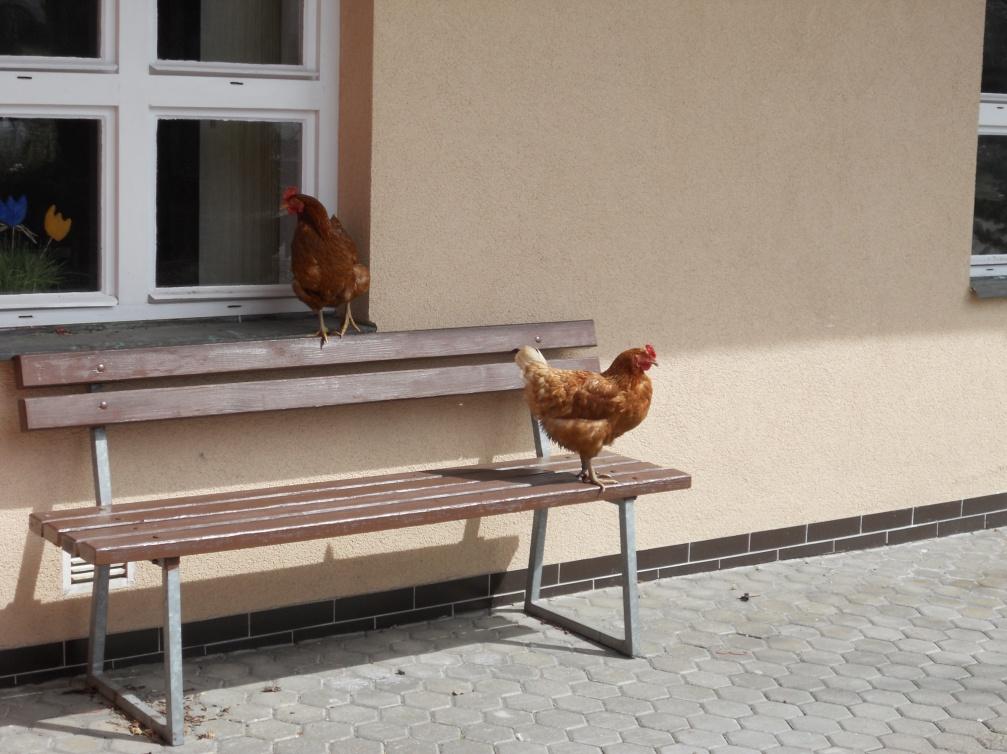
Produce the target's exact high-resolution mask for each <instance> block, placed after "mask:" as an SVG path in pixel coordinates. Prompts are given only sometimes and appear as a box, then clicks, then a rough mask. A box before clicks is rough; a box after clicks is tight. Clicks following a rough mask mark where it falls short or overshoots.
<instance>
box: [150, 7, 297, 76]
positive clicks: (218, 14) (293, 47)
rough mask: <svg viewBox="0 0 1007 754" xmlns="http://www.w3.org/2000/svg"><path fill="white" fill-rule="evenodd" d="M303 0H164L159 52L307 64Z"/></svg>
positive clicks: (197, 57) (197, 58)
mask: <svg viewBox="0 0 1007 754" xmlns="http://www.w3.org/2000/svg"><path fill="white" fill-rule="evenodd" d="M301 5H302V4H301V2H300V0H195V1H193V0H158V3H157V57H158V58H159V59H160V60H194V61H201V62H212V63H244V64H250V65H301V63H302V57H301V16H302V7H301Z"/></svg>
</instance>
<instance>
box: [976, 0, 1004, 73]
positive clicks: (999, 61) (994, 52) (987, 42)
mask: <svg viewBox="0 0 1007 754" xmlns="http://www.w3.org/2000/svg"><path fill="white" fill-rule="evenodd" d="M982 91H984V92H999V93H1007V0H987V2H986V34H985V38H984V40H983V81H982Z"/></svg>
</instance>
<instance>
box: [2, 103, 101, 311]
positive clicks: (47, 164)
mask: <svg viewBox="0 0 1007 754" xmlns="http://www.w3.org/2000/svg"><path fill="white" fill-rule="evenodd" d="M99 133H100V125H99V122H98V121H97V120H93V119H87V120H85V119H71V118H65V119H64V118H3V117H0V168H2V173H0V175H2V180H0V293H42V292H52V291H96V290H98V248H99V242H98V228H99V203H98V196H99V175H100V165H99V152H98V144H99Z"/></svg>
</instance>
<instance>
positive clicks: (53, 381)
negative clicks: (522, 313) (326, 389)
mask: <svg viewBox="0 0 1007 754" xmlns="http://www.w3.org/2000/svg"><path fill="white" fill-rule="evenodd" d="M595 344H596V343H595V332H594V322H593V321H592V320H578V321H572V322H539V323H533V324H521V325H490V326H486V327H455V328H446V329H441V330H416V331H407V332H390V333H373V334H368V335H353V336H348V337H345V338H342V339H339V338H332V339H331V340H330V341H329V344H328V345H326V346H325V347H320V346H319V342H318V339H317V338H311V337H304V338H285V339H280V340H261V341H252V342H244V343H206V344H202V345H193V346H170V347H158V348H124V349H112V350H104V351H79V352H68V353H40V354H31V355H23V356H18V357H17V358H16V359H15V364H16V373H17V376H18V382H19V384H20V385H21V386H23V387H40V386H44V385H71V384H78V383H90V382H116V381H119V380H131V379H137V378H151V377H179V376H187V375H197V374H218V373H223V372H240V371H247V370H260V369H286V368H289V367H303V366H323V365H332V364H357V363H362V362H369V361H390V360H395V359H416V358H428V357H438V356H466V355H473V354H490V353H507V352H509V351H512V350H514V349H515V348H519V347H521V346H523V345H532V346H535V347H537V348H577V347H582V346H593V345H595Z"/></svg>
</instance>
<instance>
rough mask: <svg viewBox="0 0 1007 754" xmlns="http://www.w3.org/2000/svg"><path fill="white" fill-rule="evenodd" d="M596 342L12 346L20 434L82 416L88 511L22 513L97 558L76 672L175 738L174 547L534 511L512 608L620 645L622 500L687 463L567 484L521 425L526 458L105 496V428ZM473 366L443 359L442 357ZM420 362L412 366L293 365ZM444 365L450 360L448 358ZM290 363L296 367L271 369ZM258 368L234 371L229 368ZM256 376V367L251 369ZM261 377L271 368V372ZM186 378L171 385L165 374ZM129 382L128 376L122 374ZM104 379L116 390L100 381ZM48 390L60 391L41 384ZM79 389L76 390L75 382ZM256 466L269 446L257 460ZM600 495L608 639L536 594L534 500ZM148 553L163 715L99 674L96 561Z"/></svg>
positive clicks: (540, 523) (412, 339)
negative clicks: (87, 431) (160, 608)
mask: <svg viewBox="0 0 1007 754" xmlns="http://www.w3.org/2000/svg"><path fill="white" fill-rule="evenodd" d="M525 344H534V345H535V346H537V347H538V348H541V349H543V350H547V349H557V348H581V347H586V346H592V345H594V344H595V335H594V323H593V322H590V321H578V322H551V323H540V324H527V325H503V326H491V327H467V328H454V329H444V330H426V331H416V332H393V333H379V334H371V335H361V336H352V337H346V338H344V339H342V340H337V341H332V342H330V343H329V344H328V345H327V346H325V347H324V348H320V347H319V344H318V341H317V340H316V339H314V338H297V339H285V340H271V341H258V342H246V343H226V344H208V345H192V346H172V347H160V348H134V349H122V350H107V351H91V352H72V353H58V354H34V355H23V356H20V357H18V358H17V359H16V369H17V375H18V380H19V385H20V386H21V387H23V388H35V387H46V388H49V390H47V391H46V394H45V395H44V396H40V397H28V398H23V399H22V400H21V417H22V424H23V428H24V429H25V430H43V429H50V428H59V427H90V428H91V445H92V452H93V466H94V480H95V496H96V499H97V507H96V508H86V509H81V508H76V509H70V510H60V511H53V512H46V513H33V514H32V515H31V518H30V526H31V530H32V531H34V532H35V533H37V534H39V535H41V536H42V537H44V538H45V539H47V540H49V541H50V542H52V543H54V544H55V545H57V546H58V547H61V548H62V549H64V550H65V551H67V552H69V553H71V555H74V556H78V557H81V558H83V559H84V560H85V561H87V562H88V563H92V564H94V566H95V581H94V586H93V595H92V607H91V621H90V631H89V634H90V648H89V652H88V661H87V680H88V683H89V684H90V685H92V686H93V687H95V688H96V689H97V690H98V691H100V692H101V693H102V694H103V695H104V696H106V697H107V698H108V699H110V700H111V701H112V702H113V703H115V704H116V705H118V706H119V707H121V708H122V709H124V710H125V711H126V712H128V713H129V714H131V715H133V716H134V717H135V718H137V719H138V720H140V721H142V722H143V723H144V724H146V725H148V726H150V727H151V728H152V729H153V730H154V731H155V732H157V733H158V734H159V735H160V736H161V737H163V738H164V739H165V740H166V741H167V742H168V743H170V744H172V745H178V744H181V743H182V740H183V725H184V720H183V707H182V644H181V598H180V591H179V561H180V559H181V557H182V556H184V555H194V554H198V553H211V552H221V551H225V550H233V549H238V548H245V547H257V546H262V545H273V544H277V543H283V542H301V541H305V540H311V539H318V538H326V537H337V536H343V535H347V534H354V533H357V532H368V531H377V530H383V529H395V528H399V527H405V526H415V525H419V524H430V523H435V522H439V521H453V520H459V519H467V518H473V517H479V516H489V515H495V514H500V513H514V512H516V511H528V510H530V511H534V519H533V524H532V538H531V556H530V561H529V567H528V583H527V590H526V601H525V610H526V611H527V612H528V613H530V614H532V615H535V616H537V617H540V618H542V619H544V620H547V621H550V622H554V623H557V624H559V625H561V626H563V627H565V628H567V629H569V630H572V631H574V632H577V633H580V634H582V635H584V636H585V637H587V638H589V639H591V640H593V641H596V642H599V643H602V644H605V645H607V646H610V647H613V648H615V649H617V650H619V651H620V652H623V653H624V654H627V655H630V656H632V655H633V654H634V653H635V652H636V651H637V649H638V646H639V621H638V617H637V601H636V599H637V598H636V578H635V574H636V548H635V532H634V517H633V501H634V499H635V498H636V497H637V496H638V495H641V494H645V493H648V492H661V491H666V490H676V489H682V488H685V487H688V486H689V485H690V478H689V476H688V475H687V474H684V473H683V472H681V471H676V470H674V469H666V468H659V467H657V466H655V465H653V464H649V463H644V462H641V461H636V460H633V459H631V458H626V457H623V456H620V455H617V454H614V453H606V454H604V455H603V456H601V457H599V459H598V462H597V467H598V470H599V471H604V472H605V473H607V474H610V475H611V476H612V477H613V478H614V479H615V482H614V483H613V484H611V485H610V486H608V487H607V488H606V489H605V490H604V491H601V490H599V489H598V488H597V487H596V486H594V485H589V484H583V483H581V482H579V481H577V480H576V478H575V474H576V472H577V471H578V470H579V469H580V461H579V459H578V458H577V457H576V456H573V455H566V454H564V455H551V454H550V452H549V445H548V442H547V440H546V438H545V436H544V435H543V433H542V430H541V428H540V427H539V425H538V423H537V422H535V421H534V420H533V421H532V430H533V439H534V443H535V449H536V457H534V458H530V459H523V460H517V461H504V462H501V463H493V464H487V465H479V466H467V467H461V468H445V469H436V470H430V471H412V472H403V473H399V474H386V475H382V476H370V477H359V478H355V479H340V480H335V481H327V482H314V483H309V484H298V485H290V486H276V487H268V488H264V489H255V490H242V491H240V492H229V493H220V494H212V495H193V496H188V497H177V498H170V499H166V500H152V501H146V502H139V503H113V497H112V482H111V474H110V469H109V440H108V436H107V434H106V430H105V427H106V425H110V424H121V423H125V422H143V421H153V420H162V419H178V418H184V417H197V416H211V415H226V414H235V413H245V412H253V411H276V410H281V409H292V408H307V407H315V406H335V405H343V404H352V403H364V402H371V401H390V400H400V399H407V398H424V397H432V396H445V395H470V394H476V393H486V392H495V391H505V390H511V391H512V390H518V389H520V388H521V387H522V380H521V375H520V373H519V371H518V369H517V367H516V366H515V365H514V363H513V356H512V352H513V350H514V349H516V348H517V347H519V346H522V345H525ZM459 356H468V357H481V358H480V363H476V364H463V365H457V364H456V363H452V364H451V365H447V366H445V365H444V361H443V360H444V359H446V358H448V357H459ZM401 359H429V360H432V361H433V362H434V363H435V364H437V363H438V362H440V365H435V366H431V367H428V368H422V369H415V368H410V369H399V370H392V371H376V372H375V371H371V372H366V371H360V372H356V373H353V374H341V375H338V376H333V375H330V374H327V375H322V376H319V375H310V374H309V375H308V376H303V374H304V372H305V371H309V370H307V369H305V368H310V367H329V366H332V365H346V364H356V365H365V364H372V363H375V362H387V361H394V360H401ZM453 361H454V362H457V361H458V360H457V359H454V360H453ZM553 363H555V364H556V365H557V366H562V367H567V368H582V369H598V360H597V358H596V357H581V358H575V359H559V360H556V361H554V362H553ZM293 368H297V369H298V370H299V374H298V375H297V376H289V375H287V376H285V372H284V371H283V370H288V371H289V370H290V369H293ZM242 371H254V372H256V375H255V377H256V378H255V379H254V380H248V381H234V375H233V374H232V373H235V372H242ZM263 374H265V375H266V376H263ZM274 375H275V376H274ZM197 376H198V377H201V378H202V380H203V381H202V382H200V384H188V383H187V384H178V382H179V380H178V379H175V378H186V379H187V380H188V382H191V380H192V378H194V377H197ZM140 379H142V380H143V383H142V385H141V386H135V385H130V382H129V381H131V380H140ZM108 383H117V384H116V385H115V386H114V387H115V389H111V390H107V391H103V390H102V387H103V385H105V384H108ZM53 386H67V387H72V388H73V390H72V392H70V393H68V394H63V395H53V394H51V393H52V390H51V388H52V387H53ZM82 386H83V387H84V388H86V389H87V392H81V387H82ZM263 461H264V462H268V458H264V459H263ZM596 500H607V501H610V502H613V503H616V504H618V506H619V519H620V531H621V546H622V570H623V577H624V578H623V620H624V626H625V635H624V636H622V637H614V636H610V635H608V634H605V633H602V632H600V631H598V630H596V629H593V628H591V627H589V626H584V625H581V624H579V623H577V622H575V621H573V620H571V619H570V618H568V617H565V616H563V615H560V614H558V613H556V612H553V611H551V610H549V609H548V608H546V607H544V606H543V605H541V604H540V603H539V598H540V587H541V580H542V565H543V563H542V559H543V550H544V544H545V533H546V523H547V513H548V509H549V508H550V507H552V506H558V505H571V504H574V503H586V502H591V501H596ZM140 560H151V561H154V562H155V563H157V564H158V565H160V567H161V568H162V581H163V588H164V647H165V650H164V663H165V678H166V684H167V689H166V691H167V694H166V695H167V700H166V702H167V706H166V714H165V715H160V714H158V713H157V712H155V711H154V710H153V709H152V708H151V707H149V706H148V705H146V704H145V703H143V702H142V701H140V700H139V699H138V698H136V697H135V696H133V695H131V694H129V693H128V692H127V691H126V690H124V689H122V688H121V687H119V686H117V685H116V684H114V683H113V682H112V681H110V680H109V679H107V678H105V677H103V672H104V670H105V660H104V650H105V640H106V635H107V611H108V585H109V565H110V564H112V563H123V562H133V561H140Z"/></svg>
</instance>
